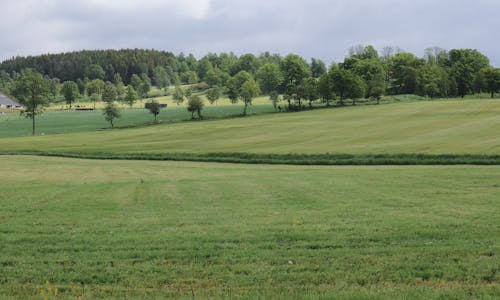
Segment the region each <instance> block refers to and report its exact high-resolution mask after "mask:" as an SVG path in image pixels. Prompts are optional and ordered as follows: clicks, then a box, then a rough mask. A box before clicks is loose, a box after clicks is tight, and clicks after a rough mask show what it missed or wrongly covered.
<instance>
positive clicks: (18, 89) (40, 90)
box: [14, 71, 50, 135]
mask: <svg viewBox="0 0 500 300" xmlns="http://www.w3.org/2000/svg"><path fill="white" fill-rule="evenodd" d="M49 93H50V91H49V88H48V86H47V82H46V81H45V80H44V78H43V76H42V74H40V73H37V72H34V71H27V72H24V73H23V74H22V75H21V77H20V78H19V80H17V82H16V84H15V87H14V95H15V96H16V97H17V98H18V99H19V100H21V102H22V104H23V105H24V107H25V108H24V110H23V111H22V112H21V114H23V115H24V116H25V117H26V118H29V119H31V120H32V135H35V129H36V116H37V115H39V114H41V113H42V112H43V106H44V105H46V104H47V102H48V101H47V98H48V97H49Z"/></svg>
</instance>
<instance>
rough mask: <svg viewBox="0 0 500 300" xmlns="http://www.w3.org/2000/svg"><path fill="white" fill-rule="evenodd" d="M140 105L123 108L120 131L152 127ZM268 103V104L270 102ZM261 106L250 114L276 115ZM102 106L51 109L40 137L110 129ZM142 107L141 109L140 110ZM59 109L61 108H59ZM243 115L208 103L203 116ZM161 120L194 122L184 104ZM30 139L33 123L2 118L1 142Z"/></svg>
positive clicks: (14, 115)
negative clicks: (88, 108)
mask: <svg viewBox="0 0 500 300" xmlns="http://www.w3.org/2000/svg"><path fill="white" fill-rule="evenodd" d="M146 102H147V101H146V100H144V101H143V102H142V103H141V102H139V103H137V104H136V105H135V106H134V108H133V109H130V108H129V107H128V106H126V105H121V106H120V107H121V110H120V113H121V115H122V116H121V118H120V119H117V120H116V121H115V126H117V127H140V126H143V125H145V124H149V123H151V122H152V121H153V115H152V114H150V113H149V111H148V110H147V109H144V104H145V103H146ZM267 102H269V101H267ZM259 103H260V104H256V105H253V106H251V107H250V108H249V112H250V114H265V113H270V112H274V109H273V107H272V105H271V104H269V103H267V104H266V103H265V102H263V101H260V102H259ZM79 105H82V106H86V107H92V105H93V104H92V103H80V104H79ZM101 106H102V102H101V103H99V105H98V109H97V110H94V111H74V110H73V111H67V110H55V108H57V107H58V106H55V107H52V109H48V110H47V111H46V112H44V113H43V114H42V115H40V116H38V117H37V119H36V124H37V134H39V135H51V134H61V133H70V134H72V133H75V132H88V131H99V130H103V129H109V128H110V125H109V123H107V122H106V120H104V116H103V114H102V113H103V111H102V107H101ZM141 107H142V108H141ZM59 108H60V107H59ZM242 111H243V106H242V105H241V104H234V105H227V104H225V105H224V104H213V105H210V104H208V103H206V107H205V108H204V110H203V112H202V114H203V116H204V117H205V118H207V119H213V118H226V117H231V116H238V115H239V114H241V112H242ZM158 119H159V120H160V121H161V122H169V123H170V122H181V121H186V120H190V119H191V113H190V112H188V111H187V110H186V106H185V105H184V104H182V105H179V106H177V105H176V104H172V103H171V102H168V107H167V108H165V109H162V110H161V112H160V115H159V116H158ZM30 135H31V120H30V119H26V118H25V117H23V116H21V115H19V113H18V112H11V113H6V114H3V115H0V138H3V137H18V136H30Z"/></svg>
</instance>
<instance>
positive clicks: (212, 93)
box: [206, 85, 221, 104]
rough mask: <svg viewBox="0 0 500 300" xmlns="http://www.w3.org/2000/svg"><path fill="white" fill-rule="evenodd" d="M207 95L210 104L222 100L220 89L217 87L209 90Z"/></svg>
mask: <svg viewBox="0 0 500 300" xmlns="http://www.w3.org/2000/svg"><path fill="white" fill-rule="evenodd" d="M206 95H207V99H208V102H210V104H214V103H215V102H216V101H217V100H218V99H219V98H220V95H221V91H220V88H219V87H218V86H216V85H215V86H214V87H213V88H211V89H209V90H207V92H206Z"/></svg>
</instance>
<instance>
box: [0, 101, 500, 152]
mask: <svg viewBox="0 0 500 300" xmlns="http://www.w3.org/2000/svg"><path fill="white" fill-rule="evenodd" d="M224 107H225V108H226V109H231V110H233V109H235V108H237V109H238V112H239V110H240V109H241V105H238V106H224ZM255 107H259V106H255ZM263 107H264V109H265V107H267V109H268V110H270V111H272V106H265V105H263ZM214 109H216V108H214ZM221 109H222V108H221ZM131 111H132V112H131V114H132V113H133V114H139V112H140V114H141V117H145V118H147V117H149V118H151V116H150V115H148V114H147V113H146V111H144V110H140V111H139V112H135V110H131ZM79 113H87V112H72V113H70V114H68V116H71V115H74V114H79ZM182 113H185V112H182ZM61 114H62V113H61ZM94 114H99V113H98V112H94ZM169 114H170V112H169V110H168V109H167V110H166V111H165V115H169ZM172 114H173V113H172ZM499 116H500V101H498V100H477V101H476V100H467V101H459V100H455V101H435V102H412V103H399V104H389V105H367V106H356V107H344V108H330V109H317V110H312V111H305V112H300V113H281V114H280V113H275V114H262V115H256V116H252V117H248V118H239V117H237V118H229V119H224V120H217V121H208V122H200V121H193V122H180V123H179V122H178V123H175V124H159V125H154V126H146V127H144V126H143V127H140V128H128V129H115V130H103V131H99V132H96V131H88V132H80V133H71V134H58V135H50V136H48V135H45V136H36V137H24V138H4V139H0V149H2V150H4V151H5V150H13V151H18V150H35V149H36V150H39V151H59V152H61V151H62V152H87V153H88V152H108V153H126V152H136V153H137V152H140V153H166V152H184V153H186V152H187V153H209V152H246V153H266V154H270V153H278V154H287V153H307V154H323V153H349V154H364V153H376V154H380V153H427V154H500V134H499V128H500V117H499ZM97 117H99V118H101V119H103V118H102V116H96V118H97ZM64 120H67V119H64ZM22 121H23V122H24V124H23V126H24V127H26V128H27V129H28V130H29V122H27V121H26V120H22ZM123 121H124V122H125V121H126V115H124V118H123ZM91 122H92V121H90V123H91ZM81 123H85V122H83V121H82V122H81ZM99 124H100V125H98V126H101V127H102V126H104V121H102V123H99ZM16 126H17V127H16V128H19V126H20V125H19V124H17V125H16ZM54 126H55V127H60V128H61V130H64V129H63V126H57V125H56V124H55V125H54ZM39 130H40V131H43V130H44V129H43V124H42V123H41V122H40V124H39ZM68 130H69V129H68Z"/></svg>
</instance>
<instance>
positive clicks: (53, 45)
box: [0, 0, 500, 67]
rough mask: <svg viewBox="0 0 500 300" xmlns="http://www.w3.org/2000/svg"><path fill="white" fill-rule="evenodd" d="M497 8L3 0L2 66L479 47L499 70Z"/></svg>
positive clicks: (491, 1) (453, 2) (435, 2)
mask: <svg viewBox="0 0 500 300" xmlns="http://www.w3.org/2000/svg"><path fill="white" fill-rule="evenodd" d="M499 12H500V1H499V0H473V1H471V0H305V1H299V0H72V1H68V0H14V1H13V0H0V61H3V60H5V59H8V58H11V57H13V56H17V55H22V56H26V55H38V54H43V53H59V52H67V51H75V50H83V49H86V50H93V49H123V48H147V49H157V50H166V51H170V52H173V53H175V54H179V53H180V52H183V53H186V54H187V53H193V54H194V55H195V56H196V57H198V58H199V57H202V56H203V55H205V54H207V53H209V52H215V53H220V52H234V53H236V54H243V53H254V54H259V53H261V52H264V51H269V52H271V53H279V54H281V55H286V54H289V53H297V54H299V55H301V56H303V57H304V58H307V59H309V58H312V57H314V58H319V59H323V60H324V61H325V62H327V63H328V64H329V63H331V62H339V61H342V60H343V59H344V57H345V56H346V55H347V53H348V49H349V48H350V47H351V46H354V45H359V44H363V45H373V46H374V47H375V48H376V49H379V50H380V49H382V48H383V47H384V46H397V47H399V48H401V49H403V50H404V51H408V52H412V53H414V54H416V55H417V56H419V57H422V56H423V54H424V49H426V48H429V47H435V46H438V47H441V48H444V49H454V48H455V49H456V48H473V49H478V50H479V51H481V52H482V53H483V54H485V55H486V56H488V57H489V58H490V62H491V64H492V65H494V66H497V67H500V39H498V36H499V34H498V30H499V29H500V18H499V17H498V15H499Z"/></svg>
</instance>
